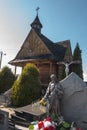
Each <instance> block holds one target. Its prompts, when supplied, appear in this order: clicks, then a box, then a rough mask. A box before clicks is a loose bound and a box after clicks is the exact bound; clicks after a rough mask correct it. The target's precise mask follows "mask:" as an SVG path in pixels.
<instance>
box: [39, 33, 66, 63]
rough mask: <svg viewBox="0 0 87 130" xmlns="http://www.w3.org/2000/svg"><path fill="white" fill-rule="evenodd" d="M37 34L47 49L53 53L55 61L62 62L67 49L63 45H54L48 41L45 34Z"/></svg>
mask: <svg viewBox="0 0 87 130" xmlns="http://www.w3.org/2000/svg"><path fill="white" fill-rule="evenodd" d="M37 34H38V36H39V37H40V38H41V40H42V41H43V42H44V44H45V45H46V46H47V48H48V49H49V50H50V51H51V53H52V55H53V57H54V59H55V60H57V61H62V60H63V58H64V56H65V52H66V47H64V46H62V45H58V44H57V43H53V42H52V41H51V40H50V39H48V38H47V37H46V36H44V35H43V34H40V33H37Z"/></svg>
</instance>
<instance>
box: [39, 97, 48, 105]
mask: <svg viewBox="0 0 87 130" xmlns="http://www.w3.org/2000/svg"><path fill="white" fill-rule="evenodd" d="M39 103H40V104H41V105H43V106H46V104H47V102H46V101H45V100H44V99H43V98H42V99H41V100H40V102H39Z"/></svg>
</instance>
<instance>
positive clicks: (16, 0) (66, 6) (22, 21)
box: [0, 0, 87, 80]
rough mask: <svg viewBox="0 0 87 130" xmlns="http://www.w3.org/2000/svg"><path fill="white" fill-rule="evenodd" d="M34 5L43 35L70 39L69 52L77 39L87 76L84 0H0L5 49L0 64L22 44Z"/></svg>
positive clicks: (86, 0) (0, 40) (0, 46)
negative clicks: (37, 11) (38, 8)
mask: <svg viewBox="0 0 87 130" xmlns="http://www.w3.org/2000/svg"><path fill="white" fill-rule="evenodd" d="M37 6H39V7H40V10H39V18H40V21H41V23H42V25H43V28H42V33H43V34H44V35H46V36H47V37H48V38H49V39H51V40H52V41H54V42H58V41H63V40H67V39H69V40H70V41H71V47H72V52H73V50H74V48H75V46H76V43H77V42H78V43H79V45H80V48H81V50H82V60H83V71H84V76H85V80H87V67H86V65H87V58H86V55H87V0H0V51H3V52H4V53H6V56H4V55H3V59H2V67H3V66H4V65H7V63H8V62H9V61H10V60H12V59H13V58H15V56H16V54H17V52H18V51H19V49H20V47H21V46H22V44H23V42H24V40H25V38H26V36H27V34H28V33H29V31H30V29H31V28H30V24H31V23H32V21H33V20H34V18H35V16H36V8H37ZM10 67H11V68H12V66H10Z"/></svg>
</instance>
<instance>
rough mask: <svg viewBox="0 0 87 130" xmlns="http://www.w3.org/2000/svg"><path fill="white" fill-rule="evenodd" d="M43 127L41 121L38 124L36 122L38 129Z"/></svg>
mask: <svg viewBox="0 0 87 130" xmlns="http://www.w3.org/2000/svg"><path fill="white" fill-rule="evenodd" d="M43 127H44V123H43V121H39V122H38V128H39V129H41V128H43Z"/></svg>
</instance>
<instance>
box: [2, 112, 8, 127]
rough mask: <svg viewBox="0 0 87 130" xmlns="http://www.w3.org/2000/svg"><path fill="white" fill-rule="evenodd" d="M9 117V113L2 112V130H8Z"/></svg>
mask: <svg viewBox="0 0 87 130" xmlns="http://www.w3.org/2000/svg"><path fill="white" fill-rule="evenodd" d="M8 116H9V113H8V112H5V111H3V110H0V130H8Z"/></svg>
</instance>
